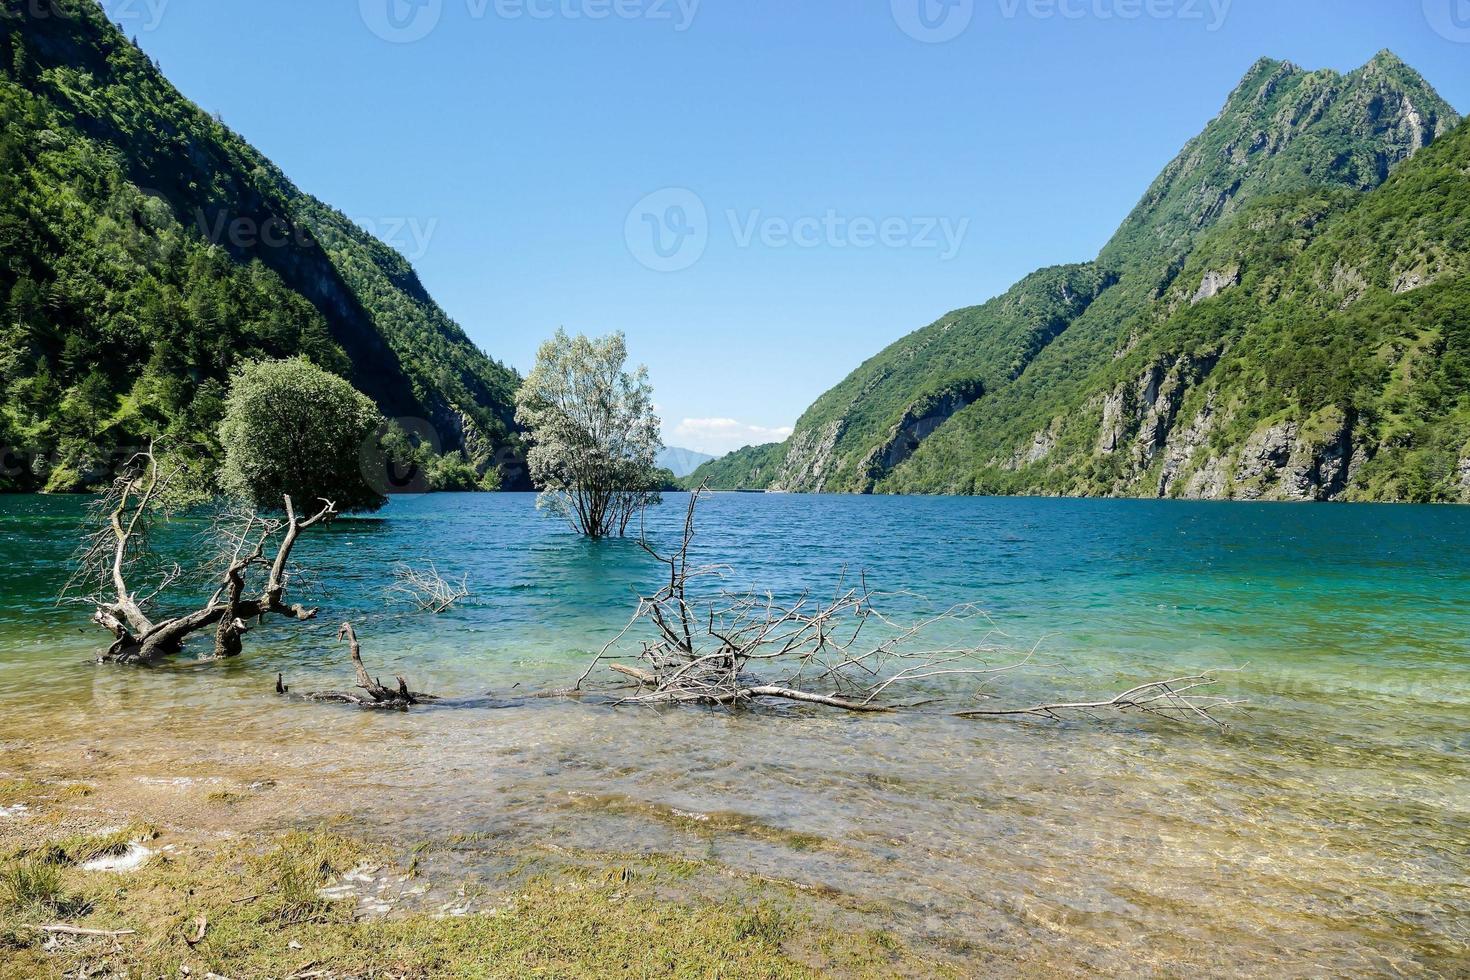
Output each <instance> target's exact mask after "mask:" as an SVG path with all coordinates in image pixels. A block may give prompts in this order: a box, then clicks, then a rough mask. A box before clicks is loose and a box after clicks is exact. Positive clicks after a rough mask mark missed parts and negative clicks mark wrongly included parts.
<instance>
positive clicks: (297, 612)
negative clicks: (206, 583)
mask: <svg viewBox="0 0 1470 980" xmlns="http://www.w3.org/2000/svg"><path fill="white" fill-rule="evenodd" d="M186 475H187V467H186V466H185V465H184V464H182V463H178V462H170V461H165V460H162V459H161V458H160V456H159V455H158V454H156V453H155V451H154V450H153V448H152V447H150V448H149V449H148V450H146V451H144V452H141V453H139V454H137V455H136V456H134V457H133V458H132V460H130V461H129V463H128V464H127V465H126V466H125V467H124V469H123V473H122V475H121V476H119V477H118V478H117V479H116V480H115V481H114V482H113V484H112V486H111V488H110V489H109V490H108V492H107V493H106V494H105V495H104V496H103V497H102V498H101V500H100V501H99V502H98V504H97V505H96V509H95V512H94V513H95V516H96V518H97V527H96V530H95V531H94V532H93V533H92V534H91V535H90V537H88V538H87V540H86V541H85V542H84V544H83V547H82V549H81V553H80V558H79V561H78V565H77V569H76V571H75V573H74V574H73V576H72V579H71V581H70V582H69V583H68V585H67V589H66V590H65V593H64V595H66V596H67V597H68V598H71V599H72V600H73V601H79V602H85V603H88V604H90V605H92V606H93V607H94V611H93V613H92V621H93V622H95V623H96V624H97V625H99V626H101V627H102V628H103V629H105V630H107V631H108V632H109V633H111V634H112V636H113V642H112V645H111V646H109V647H108V648H107V650H106V651H104V652H103V653H102V654H101V655H100V656H99V657H98V660H99V662H104V663H143V664H147V663H154V662H156V661H158V660H160V659H162V658H165V657H168V656H171V655H173V654H176V653H178V652H179V651H180V650H181V649H182V648H183V645H184V642H185V641H186V640H188V639H189V638H190V637H192V636H193V635H195V634H196V633H200V632H204V631H207V630H213V632H214V655H215V656H216V657H233V656H235V655H236V654H238V653H240V650H241V646H242V637H243V636H244V635H245V633H246V632H248V631H249V630H250V629H251V624H252V621H259V620H261V619H262V618H264V617H265V616H267V615H278V616H283V617H285V618H288V619H291V620H294V621H297V622H304V621H307V620H310V619H313V618H315V616H316V613H317V611H316V610H315V609H309V608H306V607H305V606H302V605H300V604H297V603H288V602H287V599H286V594H287V589H288V587H289V585H290V582H291V578H292V575H293V571H292V567H291V553H292V550H293V549H294V548H295V547H296V544H297V541H298V540H299V539H300V537H301V534H302V532H304V531H306V530H308V529H309V528H312V527H315V526H316V525H318V524H322V523H325V522H327V521H330V520H331V519H332V518H334V517H335V516H336V515H337V508H336V505H335V504H333V503H332V502H331V501H328V500H323V501H319V502H318V504H317V506H316V509H315V510H314V511H313V512H312V513H311V514H310V515H308V516H302V515H299V514H297V513H296V509H295V505H294V504H293V502H292V500H291V498H290V497H289V496H287V497H284V498H283V499H282V503H283V514H282V515H280V516H276V515H265V514H261V513H258V512H256V511H253V510H246V511H239V512H226V513H224V514H222V515H221V517H220V519H219V520H217V521H216V525H215V541H214V542H213V543H212V544H211V546H210V547H211V549H212V550H215V551H216V552H217V554H216V557H215V559H214V560H213V562H212V565H213V574H212V576H211V577H212V578H214V579H215V581H216V582H217V583H218V584H217V587H216V589H215V591H214V594H213V595H212V596H210V598H209V599H208V600H207V601H205V602H204V603H203V605H201V606H199V607H198V608H196V609H193V610H192V611H189V612H186V613H183V614H181V615H175V616H169V617H166V618H160V619H155V618H154V615H153V611H152V610H153V608H154V607H155V606H156V605H157V603H158V600H159V598H160V596H161V595H162V594H163V593H164V592H165V591H166V590H167V589H168V588H169V587H170V586H172V585H173V584H174V583H175V582H177V581H178V580H179V579H180V578H181V577H182V572H181V569H180V568H179V566H178V565H176V564H175V565H168V566H166V567H163V568H161V569H160V568H159V567H158V558H157V555H155V554H154V553H153V551H152V548H151V546H150V538H151V535H152V533H153V531H154V530H155V524H156V522H157V521H158V520H159V518H160V517H164V516H167V515H168V513H169V509H170V502H171V500H173V499H174V498H175V497H176V496H177V495H178V493H179V491H180V484H181V483H183V482H184V478H185V477H186ZM139 582H146V583H147V584H146V585H144V584H138V583H139Z"/></svg>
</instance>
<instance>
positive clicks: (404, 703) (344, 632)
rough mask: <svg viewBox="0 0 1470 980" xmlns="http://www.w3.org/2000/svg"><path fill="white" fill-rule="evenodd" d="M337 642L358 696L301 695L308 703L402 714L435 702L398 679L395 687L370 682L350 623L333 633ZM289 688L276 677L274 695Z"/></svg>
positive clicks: (403, 680)
mask: <svg viewBox="0 0 1470 980" xmlns="http://www.w3.org/2000/svg"><path fill="white" fill-rule="evenodd" d="M337 640H338V641H339V642H341V641H343V640H346V641H347V649H348V651H349V653H350V655H351V657H352V668H353V671H354V672H355V674H356V676H357V689H358V690H359V691H362V692H363V693H362V694H357V693H354V692H348V691H318V692H314V693H311V694H306V695H303V697H305V698H306V700H308V701H323V702H330V703H333V704H355V705H357V706H358V707H360V708H387V709H391V710H398V711H406V710H408V709H409V708H411V707H413V706H414V705H418V704H425V703H428V702H431V701H437V700H439V699H438V698H437V697H435V696H434V695H432V694H424V693H422V692H420V691H411V690H409V687H408V681H407V680H406V679H405V678H404V677H403V676H402V675H399V676H397V677H396V678H395V680H397V681H398V686H397V687H388V686H387V685H385V684H384V683H383V682H382V681H381V680H378V679H376V678H374V677H373V676H372V675H370V674H369V673H368V671H367V667H366V666H364V665H363V662H362V645H361V644H360V643H358V640H357V631H356V630H354V629H353V628H352V624H351V623H343V624H342V627H341V628H340V629H339V630H338V631H337ZM290 690H291V689H290V687H288V686H287V685H286V683H285V679H284V678H283V677H282V676H281V675H280V674H277V675H276V693H277V694H289V693H290Z"/></svg>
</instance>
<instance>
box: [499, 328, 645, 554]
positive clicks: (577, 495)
mask: <svg viewBox="0 0 1470 980" xmlns="http://www.w3.org/2000/svg"><path fill="white" fill-rule="evenodd" d="M627 360H628V349H627V345H626V343H625V342H624V339H623V335H622V334H621V333H614V334H609V335H608V336H606V337H600V338H597V339H592V338H589V337H587V336H585V335H582V334H578V335H577V336H576V337H571V336H568V335H567V333H566V331H564V330H558V331H557V332H556V335H555V336H554V337H552V338H551V339H550V340H548V341H547V342H546V343H544V344H542V345H541V349H540V351H538V352H537V354H536V367H535V369H534V370H533V371H532V372H531V374H530V376H529V377H527V378H526V381H525V384H523V385H522V386H521V389H520V391H519V392H517V393H516V419H517V420H518V421H519V422H520V423H521V424H522V425H524V426H525V427H526V428H527V429H528V430H529V431H530V434H531V443H532V445H531V450H530V452H529V453H527V456H526V462H527V465H528V466H529V468H530V471H531V479H532V480H533V481H534V482H535V483H536V484H537V485H538V486H540V487H541V488H542V494H541V499H540V501H539V504H540V506H543V507H546V508H548V509H550V510H553V511H555V512H556V513H557V514H560V515H561V516H562V517H563V518H565V519H566V520H567V522H568V523H569V524H571V526H572V528H573V529H574V530H576V531H578V532H580V533H581V534H585V535H586V536H587V537H589V538H594V539H597V538H605V537H608V536H609V535H612V534H615V533H616V534H626V533H627V530H628V523H629V521H631V520H632V517H633V515H634V514H635V513H637V512H638V511H639V510H641V509H642V508H643V507H645V506H648V505H650V504H655V503H657V502H658V500H659V496H658V490H659V486H660V481H659V476H658V471H657V466H656V464H655V462H654V458H655V457H656V456H657V454H658V451H659V450H660V449H662V448H663V441H662V440H661V439H660V438H659V427H660V423H659V419H658V416H657V415H655V414H654V411H653V387H652V386H651V385H650V384H649V383H648V369H647V368H645V367H639V368H638V369H637V370H636V371H634V372H633V373H632V374H629V373H628V372H627V371H626V370H624V365H625V363H626V362H627Z"/></svg>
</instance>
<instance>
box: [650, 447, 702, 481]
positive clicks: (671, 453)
mask: <svg viewBox="0 0 1470 980" xmlns="http://www.w3.org/2000/svg"><path fill="white" fill-rule="evenodd" d="M712 459H714V457H713V456H710V455H709V454H707V453H697V452H695V451H694V450H692V449H680V448H679V447H677V446H666V447H664V449H663V450H662V451H661V452H660V453H659V454H658V460H657V462H658V465H659V466H661V467H663V468H664V469H666V470H668V471H669V472H670V473H673V474H674V475H675V476H677V477H686V476H688V475H689V474H690V473H693V472H694V471H695V470H697V469H699V467H700V465H702V464H704V463H708V462H709V461H710V460H712Z"/></svg>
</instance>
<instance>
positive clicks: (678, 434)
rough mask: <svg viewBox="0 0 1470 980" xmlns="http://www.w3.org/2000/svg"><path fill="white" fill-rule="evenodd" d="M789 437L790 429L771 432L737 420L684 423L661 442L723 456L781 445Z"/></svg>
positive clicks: (785, 428)
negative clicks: (756, 447)
mask: <svg viewBox="0 0 1470 980" xmlns="http://www.w3.org/2000/svg"><path fill="white" fill-rule="evenodd" d="M789 435H791V426H789V425H783V426H780V427H778V428H774V429H772V428H767V427H766V426H763V425H748V424H746V423H744V422H741V421H738V420H736V419H685V420H684V421H682V422H680V423H679V424H678V425H676V426H675V427H674V431H673V433H672V434H671V436H670V437H669V438H667V439H665V440H664V441H665V442H667V443H669V444H670V445H677V446H682V447H683V448H685V449H693V450H694V451H695V452H701V453H709V454H710V455H711V456H723V455H725V454H726V453H731V452H734V451H735V450H737V449H740V448H741V447H742V446H754V445H759V444H761V443H766V442H782V441H784V440H785V439H786V437H787V436H789Z"/></svg>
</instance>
